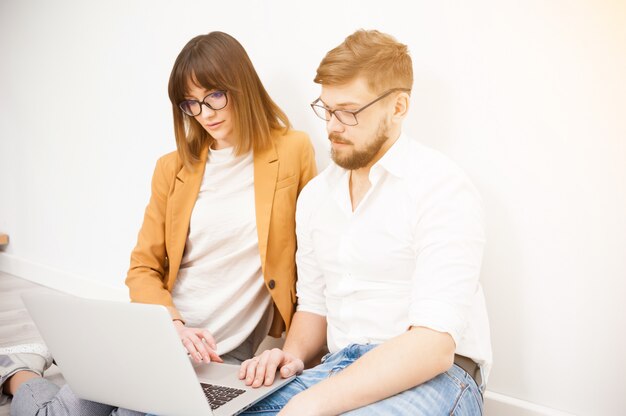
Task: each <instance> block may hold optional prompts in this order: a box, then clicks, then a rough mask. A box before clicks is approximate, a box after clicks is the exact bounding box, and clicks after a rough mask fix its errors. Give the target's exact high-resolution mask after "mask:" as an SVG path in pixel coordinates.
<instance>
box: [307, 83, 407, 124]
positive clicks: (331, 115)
mask: <svg viewBox="0 0 626 416" xmlns="http://www.w3.org/2000/svg"><path fill="white" fill-rule="evenodd" d="M396 91H404V92H411V90H410V89H409V88H392V89H390V90H387V91H385V92H384V93H382V95H380V96H379V97H378V98H376V99H374V101H370V102H369V103H367V104H365V105H364V106H363V107H361V108H359V109H358V110H353V111H350V110H331V109H330V108H328V107H326V106H325V105H319V104H318V103H319V102H323V101H322V98H321V97H320V98H318V99H317V100H315V101H313V102H312V103H311V109H312V110H313V112H314V113H315V115H316V116H318V117H319V118H321V119H322V120H324V121H330V119H331V118H332V117H333V116H335V118H336V119H337V121H339V122H340V123H341V124H344V125H346V126H351V127H352V126H356V125H358V124H359V119H358V118H357V116H356V115H357V114H359V113H360V112H361V111H363V110H365V109H366V108H368V107H370V106H372V105H374V104H375V103H377V102H378V101H380V100H382V99H383V98H385V97H386V96H388V95H389V94H391V93H392V92H396ZM316 107H317V108H320V109H322V110H323V111H324V114H326V112H328V114H329V117H328V119H327V118H326V117H322V116H321V115H319V114H318V112H317V111H316V110H315V108H316ZM337 112H339V113H349V114H352V116H353V117H354V121H355V123H354V124H349V123H346V122H344V121H341V118H339V117H337V115H336V114H335V113H337Z"/></svg>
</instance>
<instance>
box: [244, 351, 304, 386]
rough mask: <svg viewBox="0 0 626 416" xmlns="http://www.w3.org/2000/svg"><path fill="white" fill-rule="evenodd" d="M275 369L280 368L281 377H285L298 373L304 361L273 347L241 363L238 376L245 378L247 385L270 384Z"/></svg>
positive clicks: (302, 368)
mask: <svg viewBox="0 0 626 416" xmlns="http://www.w3.org/2000/svg"><path fill="white" fill-rule="evenodd" d="M277 369H280V375H281V377H283V378H287V377H291V376H292V375H294V374H300V373H301V372H302V370H304V363H303V362H302V360H301V359H300V358H297V357H295V356H293V355H292V354H290V353H288V352H285V351H283V350H281V349H278V348H274V349H272V350H266V351H263V353H262V354H261V355H258V356H256V357H254V358H251V359H249V360H246V361H244V362H243V363H241V368H240V369H239V378H240V379H241V380H244V379H245V383H246V385H248V386H252V387H260V386H261V385H263V384H265V385H266V386H271V385H272V383H274V376H275V375H276V370H277Z"/></svg>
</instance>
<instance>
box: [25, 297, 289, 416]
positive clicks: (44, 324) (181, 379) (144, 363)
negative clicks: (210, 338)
mask: <svg viewBox="0 0 626 416" xmlns="http://www.w3.org/2000/svg"><path fill="white" fill-rule="evenodd" d="M22 299H23V300H24V303H25V305H26V308H27V309H28V311H29V313H30V315H31V317H32V319H33V321H34V322H35V324H36V325H37V328H38V329H39V332H40V334H41V336H42V338H43V340H44V341H45V343H46V345H47V346H48V348H49V350H50V352H51V353H52V356H53V357H54V359H55V361H56V363H57V364H58V365H59V367H60V369H61V371H62V373H63V376H64V378H65V380H66V381H67V383H68V384H69V386H70V387H71V388H72V390H73V391H74V393H75V394H76V395H77V396H78V397H81V398H83V399H87V400H92V401H96V402H100V403H107V404H110V405H112V406H118V407H123V408H128V409H133V410H137V411H142V412H146V413H154V414H160V415H172V416H178V415H180V416H185V415H193V416H196V415H213V414H214V415H218V416H219V415H229V414H237V413H239V412H241V411H243V410H245V409H246V408H247V407H249V406H250V405H251V404H253V403H254V402H256V401H258V400H260V399H261V398H263V397H265V396H267V395H268V394H270V393H271V392H272V391H274V390H276V389H277V388H279V387H281V386H282V385H283V384H284V383H286V382H288V381H290V380H291V379H286V380H284V379H282V378H281V377H280V375H277V377H276V382H275V383H274V384H273V385H272V386H270V387H269V388H268V387H260V388H259V389H252V388H250V387H247V386H245V384H244V383H243V381H241V380H239V379H238V370H239V366H236V365H228V364H219V363H210V364H208V365H206V364H205V365H201V366H198V367H197V369H195V370H194V368H193V366H192V364H191V362H190V360H189V358H188V356H187V351H186V350H185V348H184V347H183V346H182V344H181V342H180V339H179V337H178V334H177V333H176V329H175V328H174V325H172V321H171V317H170V315H169V313H168V311H167V309H166V308H165V307H164V306H160V305H147V304H137V303H128V302H115V301H104V300H93V299H83V298H79V297H75V296H70V295H60V294H58V295H57V294H49V293H36V292H35V293H25V294H23V295H22ZM199 375H200V377H199ZM200 382H203V383H210V384H221V385H227V386H231V387H236V388H238V389H241V390H245V393H244V394H241V395H239V396H238V397H237V398H235V399H233V400H231V401H230V402H228V403H226V404H224V405H223V406H220V407H219V408H218V409H216V410H215V411H214V412H212V411H211V407H210V406H209V403H208V402H207V399H206V398H205V396H204V393H203V391H202V388H201V385H200Z"/></svg>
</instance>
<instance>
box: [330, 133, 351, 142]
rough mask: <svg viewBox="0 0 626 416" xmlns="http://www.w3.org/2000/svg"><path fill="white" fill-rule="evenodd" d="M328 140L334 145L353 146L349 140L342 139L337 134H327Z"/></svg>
mask: <svg viewBox="0 0 626 416" xmlns="http://www.w3.org/2000/svg"><path fill="white" fill-rule="evenodd" d="M328 140H330V141H331V142H334V143H339V144H353V143H352V142H351V141H350V140H347V139H344V138H342V137H341V136H340V135H339V134H337V133H331V134H329V135H328Z"/></svg>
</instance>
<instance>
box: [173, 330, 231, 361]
mask: <svg viewBox="0 0 626 416" xmlns="http://www.w3.org/2000/svg"><path fill="white" fill-rule="evenodd" d="M174 327H175V328H176V331H177V332H178V336H179V337H180V340H181V341H182V343H183V345H184V346H185V348H186V349H187V352H188V353H189V355H190V356H191V358H193V360H194V361H195V362H197V363H201V362H205V363H210V362H211V361H215V362H218V363H223V362H224V361H223V360H222V359H221V358H220V356H219V355H217V352H215V350H216V349H217V344H216V343H215V339H213V335H211V333H210V332H209V331H207V330H206V329H201V328H188V327H186V326H185V325H184V324H183V323H182V322H181V321H179V320H175V321H174Z"/></svg>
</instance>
